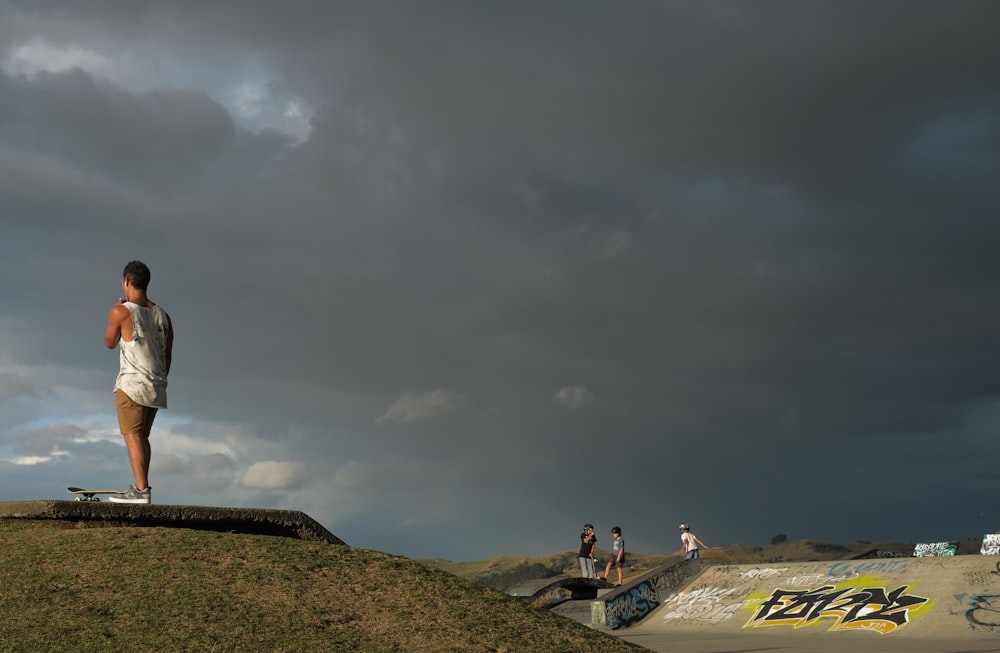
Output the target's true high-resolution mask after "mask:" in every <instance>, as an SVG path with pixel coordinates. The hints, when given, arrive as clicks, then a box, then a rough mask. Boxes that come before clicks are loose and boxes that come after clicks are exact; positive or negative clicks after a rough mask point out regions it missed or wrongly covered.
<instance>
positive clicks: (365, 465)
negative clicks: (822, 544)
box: [0, 0, 1000, 560]
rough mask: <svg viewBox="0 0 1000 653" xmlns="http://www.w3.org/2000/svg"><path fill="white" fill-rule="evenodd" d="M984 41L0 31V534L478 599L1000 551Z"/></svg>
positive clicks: (498, 31) (890, 4)
mask: <svg viewBox="0 0 1000 653" xmlns="http://www.w3.org/2000/svg"><path fill="white" fill-rule="evenodd" d="M998 180H1000V3H997V2H990V1H986V2H975V1H965V0H962V1H952V0H946V1H941V2H928V1H924V0H912V1H910V0H907V1H901V2H895V1H886V0H880V1H878V2H872V1H870V0H864V1H836V2H812V1H809V0H787V1H767V0H759V1H753V2H747V1H742V0H735V1H732V2H713V1H711V0H708V1H706V0H699V1H697V2H695V1H693V0H691V1H687V2H681V1H669V0H662V1H658V2H657V1H652V0H629V1H625V2H617V1H616V2H612V1H610V0H608V1H605V2H587V1H583V0H562V1H559V2H547V1H544V0H542V1H538V0H532V1H530V2H529V1H525V2H519V1H512V2H496V1H493V0H454V1H451V2H434V1H424V2H404V1H399V2H382V1H377V0H376V1H372V0H366V1H365V2H330V1H318V0H317V1H315V2H313V1H301V2H278V1H273V2H262V1H250V0H239V1H237V0H229V1H215V2H200V1H190V2H186V1H179V0H178V1H174V2H165V1H162V0H158V1H156V2H153V1H141V0H93V1H89V2H71V1H66V2H53V1H42V0H33V1H30V2H29V1H28V0H24V1H19V0H0V220H2V223H0V229H2V230H0V297H2V300H3V301H2V302H0V500H6V501H16V500H28V499H50V498H56V499H59V498H67V497H68V495H66V493H65V490H64V488H65V487H66V486H67V485H82V486H98V487H104V486H111V487H122V488H123V487H127V486H128V484H129V483H130V482H131V481H132V476H131V472H130V470H129V467H128V463H127V458H126V451H125V448H124V445H123V444H122V440H121V436H120V434H119V432H118V429H117V421H116V418H115V412H114V402H113V396H112V386H113V383H114V376H115V374H116V373H117V368H118V357H117V356H118V355H117V351H109V350H107V349H105V348H104V346H103V343H102V335H103V332H104V328H105V326H106V324H107V315H108V311H109V310H110V308H111V306H112V305H113V304H114V303H115V301H116V300H117V298H118V297H119V296H120V294H121V292H120V281H121V271H122V268H123V267H124V265H125V264H126V263H127V262H128V261H129V260H132V259H140V260H142V261H145V262H146V263H147V264H148V265H149V266H150V268H151V270H152V274H153V279H152V283H151V284H150V287H149V295H150V298H151V299H152V300H153V301H156V302H158V303H160V304H161V305H162V306H163V307H164V308H165V309H166V310H167V311H168V312H169V313H170V315H171V317H172V318H173V322H174V325H175V329H176V341H175V348H174V365H173V370H172V373H171V376H170V386H169V390H168V394H169V409H168V410H165V411H161V412H160V415H159V416H158V417H157V422H156V426H155V428H154V430H153V437H152V444H153V464H152V470H151V473H150V482H151V484H152V486H153V490H154V492H153V497H154V501H155V502H157V503H169V504H199V505H213V506H253V507H265V508H287V509H294V510H301V511H303V512H305V513H307V514H308V515H310V516H311V517H313V518H314V519H316V520H318V521H319V522H320V523H322V524H323V525H324V526H326V527H327V528H328V529H329V530H330V531H332V532H333V533H335V534H336V535H337V536H338V537H340V538H342V539H343V540H345V541H346V542H348V543H349V544H352V545H354V546H359V547H364V548H371V549H377V550H380V551H386V552H389V553H395V554H400V555H405V556H409V557H413V558H429V557H441V558H447V559H451V560H479V559H484V558H487V557H491V556H494V555H498V554H523V555H531V556H535V555H543V554H548V553H553V552H556V551H561V550H566V549H571V548H575V547H576V546H577V545H578V543H579V540H578V537H577V536H578V535H579V532H580V527H581V526H582V524H583V523H584V522H586V521H590V522H593V523H594V524H595V525H596V526H597V532H598V538H599V541H598V547H599V548H606V546H607V545H609V544H610V541H611V537H610V533H609V531H610V529H611V527H612V526H615V525H618V526H621V528H622V530H623V534H624V536H625V539H626V541H627V542H628V547H629V548H630V549H631V550H633V551H637V552H643V553H655V552H664V551H674V550H677V549H678V548H679V547H680V541H679V536H678V531H677V525H678V524H679V523H680V522H682V521H685V522H689V523H690V524H691V525H692V527H693V531H694V532H695V533H697V534H698V535H699V537H701V538H702V539H703V540H705V541H706V542H707V543H708V544H709V545H713V544H731V543H746V544H766V543H767V542H768V541H769V540H770V538H771V537H773V536H774V535H776V534H787V535H788V537H789V538H792V539H799V538H810V539H816V540H827V541H849V540H854V539H864V540H872V541H878V540H902V541H925V542H926V541H942V540H949V539H958V538H965V537H981V536H982V534H984V533H987V532H993V531H995V530H997V529H1000V513H998V512H997V511H996V510H995V506H997V505H998V504H1000V467H998V461H1000V440H998V437H997V435H998V431H1000V373H998V367H1000V283H998V282H1000V255H998V254H997V251H996V248H997V245H998V243H1000V183H998Z"/></svg>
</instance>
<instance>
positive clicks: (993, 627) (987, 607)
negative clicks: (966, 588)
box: [965, 594, 1000, 632]
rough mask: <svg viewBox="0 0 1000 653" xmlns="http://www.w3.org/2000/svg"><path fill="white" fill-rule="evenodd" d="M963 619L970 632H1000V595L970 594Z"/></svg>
mask: <svg viewBox="0 0 1000 653" xmlns="http://www.w3.org/2000/svg"><path fill="white" fill-rule="evenodd" d="M968 600H969V609H968V610H966V611H965V618H966V619H968V620H969V627H970V628H972V630H985V631H990V632H996V631H1000V595H997V594H970V595H969V597H968Z"/></svg>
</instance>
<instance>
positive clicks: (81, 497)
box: [66, 487, 127, 501]
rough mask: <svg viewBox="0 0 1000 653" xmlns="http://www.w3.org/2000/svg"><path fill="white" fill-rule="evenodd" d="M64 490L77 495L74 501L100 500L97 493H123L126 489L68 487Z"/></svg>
mask: <svg viewBox="0 0 1000 653" xmlns="http://www.w3.org/2000/svg"><path fill="white" fill-rule="evenodd" d="M66 491H67V492H69V493H70V494H75V495H77V497H76V501H100V500H101V499H100V497H98V496H96V495H98V494H125V493H126V492H127V490H84V489H83V488H82V487H68V488H66Z"/></svg>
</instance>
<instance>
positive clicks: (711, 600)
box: [553, 555, 1000, 653]
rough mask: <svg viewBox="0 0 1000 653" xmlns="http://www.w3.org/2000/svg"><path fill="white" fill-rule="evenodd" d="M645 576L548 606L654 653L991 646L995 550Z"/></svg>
mask: <svg viewBox="0 0 1000 653" xmlns="http://www.w3.org/2000/svg"><path fill="white" fill-rule="evenodd" d="M684 564H689V563H687V562H685V563H676V565H677V566H680V565H684ZM696 564H701V563H696ZM646 576H647V577H646V578H645V579H644V578H643V577H640V578H639V579H636V581H634V582H631V583H630V582H626V584H625V586H623V587H620V588H615V589H613V590H606V591H604V592H602V593H601V594H599V596H598V598H597V600H595V601H591V602H590V603H591V605H590V613H589V614H588V613H587V612H586V611H585V610H584V609H583V606H581V605H580V604H581V603H585V602H582V601H569V602H566V603H564V604H562V605H560V606H557V607H555V608H554V609H553V611H555V612H557V613H561V614H563V615H564V616H567V617H570V618H575V619H577V620H579V621H582V622H584V623H587V622H588V617H590V625H591V627H594V628H599V629H602V630H607V631H608V632H613V633H614V634H615V635H616V636H618V637H621V638H622V639H625V640H627V641H629V642H633V643H635V644H639V645H640V646H643V647H645V648H647V649H650V650H653V651H685V653H739V652H744V651H746V652H750V651H755V652H758V651H781V652H782V653H797V652H802V653H806V652H813V651H850V652H851V653H876V652H882V651H916V652H928V653H929V652H932V651H933V652H935V653H973V652H986V651H997V652H1000V557H998V556H988V555H963V556H949V557H920V558H913V557H910V558H886V559H862V560H845V561H823V562H795V563H774V564H766V565H761V564H757V565H721V564H720V565H712V566H707V565H706V566H703V567H702V568H701V569H700V571H698V572H696V573H695V574H692V575H691V577H689V578H685V579H683V580H682V581H681V583H679V584H677V585H676V586H675V587H673V588H670V589H667V588H664V587H660V588H659V589H658V588H657V587H656V585H657V579H656V577H655V574H647V575H646ZM643 585H645V586H643ZM661 585H662V584H661ZM601 620H603V621H604V622H605V623H604V624H600V623H598V622H599V621H601ZM608 624H610V627H609V625H608ZM615 626H617V627H615Z"/></svg>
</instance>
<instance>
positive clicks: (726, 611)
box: [663, 587, 743, 623]
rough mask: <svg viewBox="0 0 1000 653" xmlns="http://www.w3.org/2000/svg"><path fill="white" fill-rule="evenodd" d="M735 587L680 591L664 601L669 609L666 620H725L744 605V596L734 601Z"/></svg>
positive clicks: (664, 617)
mask: <svg viewBox="0 0 1000 653" xmlns="http://www.w3.org/2000/svg"><path fill="white" fill-rule="evenodd" d="M734 592H736V590H735V589H734V588H731V587H729V588H725V587H702V588H699V589H696V590H692V591H690V592H680V593H679V594H675V595H673V596H671V597H670V598H669V599H667V600H666V601H664V602H663V605H664V606H667V607H668V608H669V611H668V612H667V613H666V614H665V615H663V620H664V621H673V620H675V619H692V620H695V621H704V622H714V623H718V622H720V621H725V620H726V619H728V618H729V617H731V616H733V615H734V614H736V613H737V612H739V610H740V608H742V607H743V598H742V597H740V598H739V599H738V600H736V601H733V598H734V596H733V594H734Z"/></svg>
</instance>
